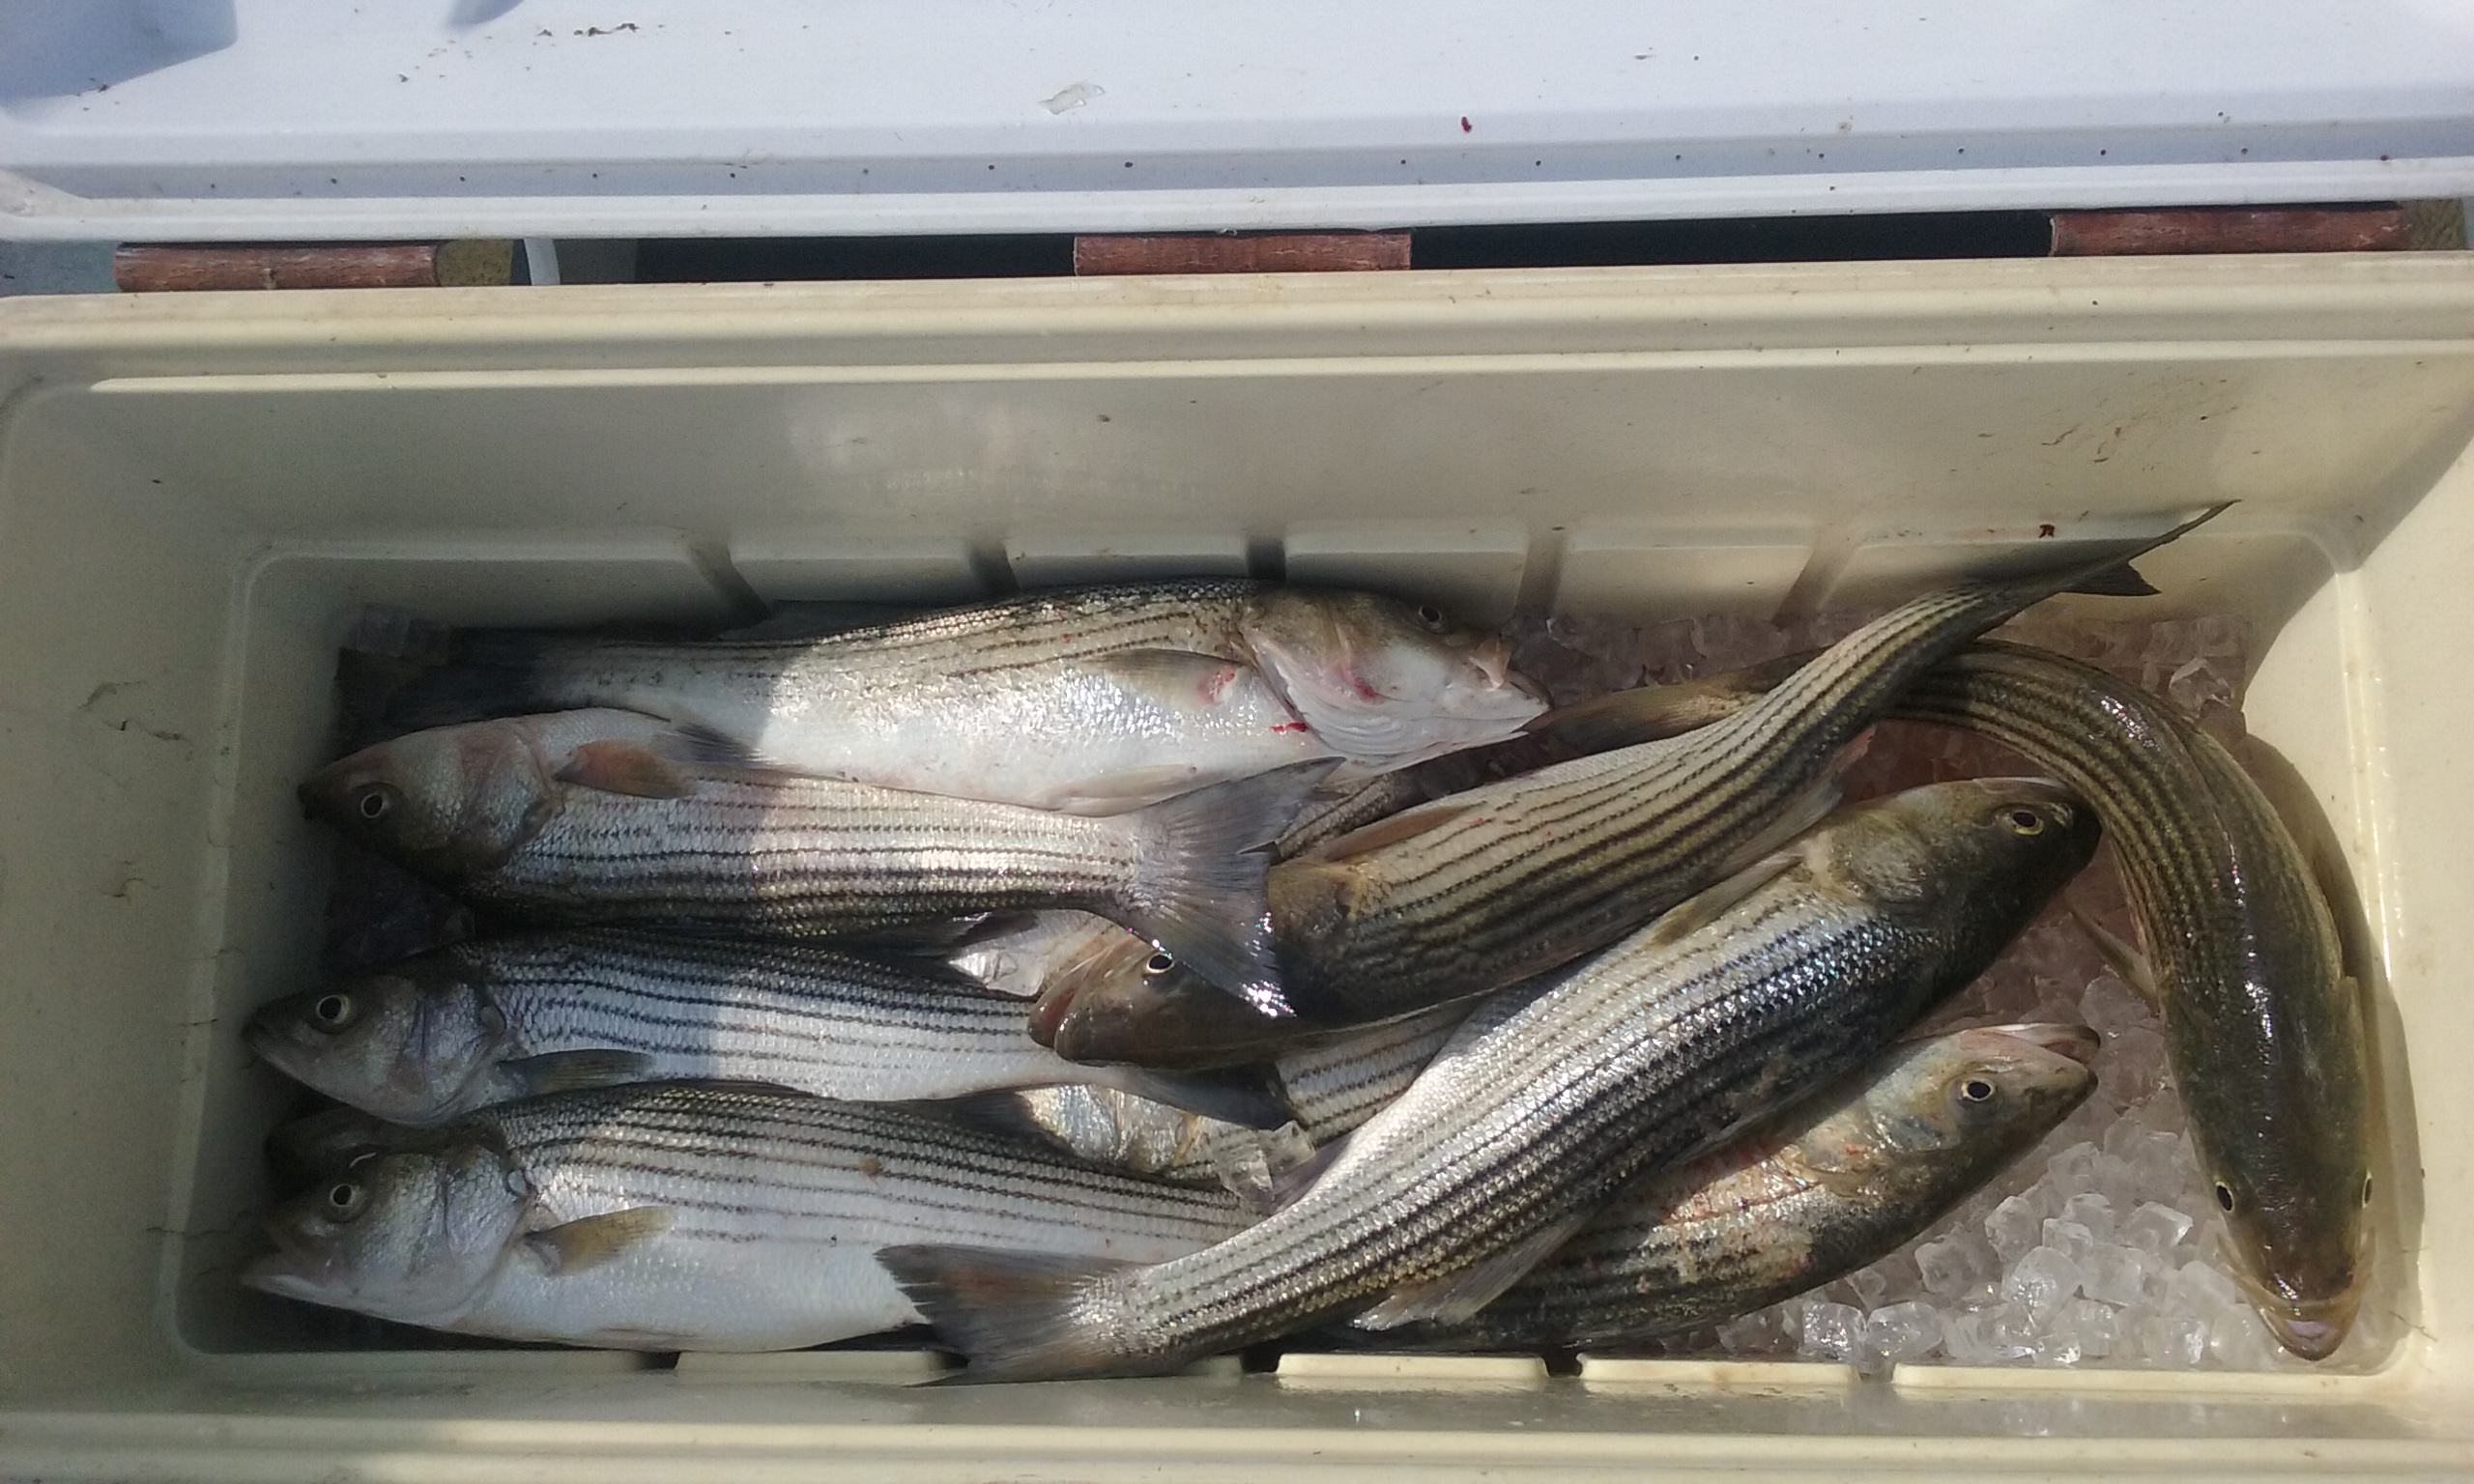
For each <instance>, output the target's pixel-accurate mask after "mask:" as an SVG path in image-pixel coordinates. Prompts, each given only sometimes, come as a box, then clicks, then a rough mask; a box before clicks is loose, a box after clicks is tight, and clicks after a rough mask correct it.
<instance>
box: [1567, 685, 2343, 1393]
mask: <svg viewBox="0 0 2474 1484" xmlns="http://www.w3.org/2000/svg"><path fill="white" fill-rule="evenodd" d="M1753 683H1757V681H1756V682H1753ZM1742 689H1743V688H1739V689H1738V690H1736V691H1732V692H1730V693H1729V694H1735V695H1740V694H1741V692H1742ZM1660 709H1662V707H1661V703H1660V701H1659V699H1658V698H1657V697H1655V696H1654V695H1647V694H1642V695H1635V694H1634V693H1631V692H1619V693H1617V694H1615V695H1613V696H1609V697H1605V698H1602V699H1600V700H1598V701H1597V702H1593V703H1590V704H1589V705H1588V706H1587V707H1585V708H1574V710H1573V711H1572V712H1571V713H1568V714H1565V715H1563V716H1561V717H1560V718H1559V719H1556V721H1555V725H1557V726H1558V727H1559V728H1564V729H1568V731H1570V732H1571V733H1572V735H1571V736H1569V737H1568V740H1570V741H1573V742H1574V743H1575V745H1590V744H1605V743H1611V742H1616V741H1620V740H1621V738H1622V736H1623V735H1624V732H1625V728H1626V726H1627V725H1628V718H1629V716H1630V715H1631V714H1632V713H1633V712H1635V711H1641V712H1656V711H1659V710H1660ZM1891 714H1892V715H1893V716H1896V717H1899V718H1901V719H1904V720H1910V721H1924V722H1935V723H1940V724H1942V725H1946V726H1955V727H1964V728H1970V729H1971V730H1974V731H1978V732H1981V733H1983V734H1984V735H1986V736H1989V737H1991V738H1993V739H1994V740H1996V741H1998V742H2000V743H2002V744H2004V745H2006V746H2008V747H2010V748H2012V749H2013V750H2015V751H2017V752H2019V753H2021V754H2022V755H2024V756H2027V757H2028V760H2029V761H2031V762H2033V763H2034V764H2035V765H2036V766H2038V767H2040V768H2044V769H2046V770H2048V771H2050V772H2052V773H2053V774H2055V775H2056V776H2057V777H2059V778H2061V779H2062V780H2064V781H2065V782H2067V783H2069V784H2070V785H2072V786H2073V787H2075V788H2077V789H2079V790H2080V791H2081V792H2082V793H2084V794H2085V795H2086V798H2087V799H2088V801H2089V802H2090V804H2091V805H2092V806H2093V807H2094V808H2095V810H2096V812H2097V814H2098V816H2099V817H2100V818H2101V819H2102V820H2103V823H2104V827H2105V830H2106V832H2107V835H2108V837H2109V838H2110V839H2111V840H2112V841H2113V843H2114V853H2115V855H2116V856H2118V857H2119V859H2120V861H2121V864H2122V874H2123V877H2124V880H2125V883H2126V885H2127V886H2128V888H2129V894H2130V898H2131V905H2132V910H2133V914H2134V916H2135V918H2136V919H2137V921H2138V923H2139V928H2140V937H2141V939H2142V940H2143V942H2144V943H2145V945H2146V953H2145V954H2144V955H2142V954H2139V953H2137V952H2135V951H2132V950H2130V949H2129V948H2128V947H2127V945H2120V944H2111V943H2109V944H2108V945H2107V947H2108V949H2109V952H2110V955H2111V956H2112V957H2113V958H2114V960H2115V962H2116V965H2117V966H2118V967H2119V968H2120V970H2121V971H2122V974H2123V977H2124V978H2125V979H2126V980H2127V981H2129V982H2131V983H2134V984H2137V985H2141V987H2142V989H2143V992H2144V993H2145V994H2146V995H2147V997H2148V999H2149V1000H2150V1001H2151V1002H2152V1003H2153V1004H2154V1005H2155V1006H2156V1009H2157V1013H2158V1015H2159V1016H2160V1017H2161V1018H2162V1019H2163V1021H2164V1022H2165V1032H2166V1044H2167V1051H2168V1057H2169V1060H2170V1062H2171V1064H2172V1069H2173V1079H2174V1083H2175V1085H2176V1086H2177V1087H2179V1088H2180V1089H2181V1090H2182V1096H2183V1099H2184V1106H2185V1107H2186V1109H2187V1110H2188V1113H2189V1117H2190V1122H2191V1137H2192V1142H2193V1144H2194V1145H2195V1146H2196V1147H2197V1149H2198V1152H2199V1156H2200V1162H2201V1166H2202V1167H2203V1168H2204V1169H2205V1170H2206V1172H2207V1175H2208V1184H2209V1187H2210V1191H2211V1194H2212V1195H2213V1197H2214V1199H2215V1201H2216V1203H2217V1206H2218V1209H2219V1211H2220V1212H2221V1213H2223V1214H2224V1216H2225V1219H2226V1226H2227V1231H2228V1235H2229V1241H2228V1242H2227V1244H2226V1250H2227V1255H2228V1257H2229V1260H2230V1262H2231V1265H2232V1268H2233V1275H2234V1278H2235V1281H2236V1283H2237V1285H2238V1286H2239V1287H2240V1288H2241V1289H2242V1290H2243V1292H2244V1294H2245V1296H2246V1297H2247V1298H2248V1299H2250V1301H2251V1303H2252V1305H2253V1306H2254V1307H2255V1308H2256V1309H2257V1310H2258V1313H2259V1316H2260V1318H2261V1320H2262V1321H2264V1322H2265V1323H2266V1325H2267V1327H2268V1328H2269V1330H2270V1332H2272V1333H2273V1334H2275V1335H2276V1337H2277V1340H2278V1342H2279V1343H2280V1344H2282V1345H2283V1346H2285V1348H2286V1349H2287V1350H2289V1351H2291V1352H2293V1353H2294V1354H2295V1355H2297V1356H2302V1357H2303V1358H2305V1359H2310V1360H2317V1359H2324V1358H2325V1357H2326V1356H2329V1355H2331V1354H2333V1353H2334V1352H2335V1350H2336V1349H2337V1347H2338V1346H2339V1345H2341V1344H2343V1343H2344V1341H2345V1334H2346V1333H2347V1332H2348V1330H2349V1328H2350V1327H2351V1325H2352V1321H2353V1317H2354V1315H2355V1313H2356V1311H2357V1310H2358V1309H2359V1308H2360V1306H2361V1302H2362V1288H2363V1282H2364V1277H2365V1274H2364V1270H2363V1269H2364V1264H2365V1258H2364V1255H2363V1254H2364V1246H2365V1242H2366V1241H2367V1240H2368V1220H2369V1217H2368V1212H2369V1209H2370V1207H2371V1205H2372V1197H2373V1188H2374V1184H2375V1182H2374V1180H2373V1163H2374V1162H2375V1154H2376V1151H2375V1148H2374V1142H2373V1127H2374V1124H2373V1110H2372V1104H2371V1051H2370V1042H2369V1036H2368V1033H2367V1032H2366V1030H2365V1028H2364V1024H2363V1011H2362V996H2361V991H2360V987H2359V985H2357V984H2356V983H2355V981H2354V980H2353V978H2352V977H2351V976H2350V975H2348V974H2347V973H2346V972H2345V962H2344V950H2343V942H2342V939H2341V938H2340V937H2339V935H2338V931H2337V925H2336V918H2335V915H2334V913H2333V912H2332V911H2331V910H2330V908H2329V905H2328V902H2327V899H2326V897H2325V896H2324V895H2323V894H2322V893H2321V892H2320V891H2319V889H2318V886H2317V884H2316V880H2315V879H2314V877H2313V876H2312V873H2311V867H2310V863H2309V862H2308V860H2307V859H2306V858H2305V857H2304V855H2303V853H2302V850H2301V847H2300V846H2299V845H2298V844H2296V843H2295V842H2294V839H2293V837H2292V835H2291V833H2290V832H2289V831H2287V828H2286V826H2285V823H2284V821H2283V820H2282V819H2280V818H2279V817H2278V815H2277V813H2276V809H2275V806H2273V805H2272V804H2270V803H2269V802H2268V799H2267V796H2266V795H2265V794H2264V793H2262V792H2261V791H2260V789H2259V786H2258V784H2257V783H2255V782H2254V781H2253V780H2252V778H2251V776H2250V775H2249V774H2248V773H2247V772H2245V771H2244V770H2243V768H2242V765H2241V763H2240V762H2238V761H2237V760H2236V759H2235V758H2234V757H2233V756H2232V755H2231V754H2229V753H2228V752H2227V751H2226V750H2225V747H2224V746H2223V744H2221V743H2219V742H2218V741H2217V740H2216V739H2215V738H2213V737H2211V736H2209V735H2208V734H2207V732H2206V731H2205V730H2203V729H2201V728H2200V727H2199V726H2198V725H2196V724H2195V723H2193V722H2192V721H2191V720H2189V719H2188V718H2187V717H2185V716H2183V715H2182V714H2181V713H2180V712H2178V711H2176V710H2174V709H2173V708H2172V706H2170V705H2168V704H2166V703H2165V702H2164V701H2162V700H2160V699H2157V698H2155V697H2153V696H2151V695H2149V694H2148V693H2147V692H2145V691H2143V690H2141V689H2139V688H2138V687H2136V686H2133V685H2130V684H2128V683H2126V682H2124V681H2121V680H2117V679H2115V678H2114V676H2112V675H2110V674H2107V673H2106V672H2105V671H2101V670H2098V669H2096V668H2095V667H2093V666H2090V665H2086V664H2083V663H2081V662H2079V661H2076V660H2072V659H2068V658H2065V657H2063V656H2061V655H2057V654H2053V653H2049V652H2047V651H2045V650H2041V649H2037V648H2033V647H2031V646H2028V645H2024V644H2014V643H2007V642H1999V641H1990V640H1988V641H1983V642H1978V643H1976V644H1974V645H1972V646H1971V647H1970V648H1969V649H1967V650H1964V651H1962V652H1961V653H1959V654H1958V655H1956V656H1954V657H1952V658H1950V659H1948V660H1945V661H1943V662H1942V663H1941V664H1940V665H1938V666H1936V667H1935V668H1934V669H1932V670H1930V671H1926V672H1925V674H1924V675H1923V676H1921V677H1920V678H1919V679H1918V680H1917V681H1916V682H1915V684H1914V686H1913V689H1912V690H1910V692H1909V693H1908V694H1907V695H1906V696H1904V697H1902V698H1901V699H1899V700H1898V701H1896V702H1895V703H1893V705H1892V707H1891ZM2088 926H2089V930H2090V931H2097V932H2100V936H2101V931H2100V929H2097V928H2094V926H2093V925H2092V924H2090V925H2088Z"/></svg>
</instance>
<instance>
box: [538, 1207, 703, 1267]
mask: <svg viewBox="0 0 2474 1484" xmlns="http://www.w3.org/2000/svg"><path fill="white" fill-rule="evenodd" d="M674 1217H675V1213H673V1212H672V1210H671V1209H670V1208H669V1207H667V1206H638V1207H635V1208H634V1209H632V1210H629V1211H614V1212H611V1213H607V1214H605V1215H598V1216H586V1217H583V1218H582V1219H580V1220H575V1221H569V1222H567V1223H565V1224H564V1225H561V1226H553V1227H550V1228H548V1229H546V1230H544V1231H538V1232H534V1233H532V1235H530V1236H528V1237H526V1238H525V1239H524V1241H525V1243H526V1244H527V1245H528V1246H530V1247H532V1250H533V1251H534V1252H536V1253H538V1254H539V1255H540V1257H541V1260H542V1262H543V1263H544V1264H545V1265H546V1266H547V1267H548V1268H549V1270H550V1271H551V1272H553V1273H556V1274H558V1275H560V1276H561V1277H563V1276H566V1275H568V1274H570V1273H578V1272H587V1271H590V1270H592V1269H595V1268H598V1267H600V1266H601V1265H602V1264H604V1263H607V1262H612V1261H615V1260H616V1259H618V1258H621V1257H624V1256H626V1255H627V1253H628V1252H630V1251H631V1250H633V1249H634V1248H636V1247H639V1246H642V1245H643V1244H644V1243H646V1242H647V1241H652V1240H653V1239H654V1238H656V1237H659V1236H660V1235H661V1234H662V1233H664V1232H666V1231H669V1230H670V1225H671V1222H672V1220H673V1219H674Z"/></svg>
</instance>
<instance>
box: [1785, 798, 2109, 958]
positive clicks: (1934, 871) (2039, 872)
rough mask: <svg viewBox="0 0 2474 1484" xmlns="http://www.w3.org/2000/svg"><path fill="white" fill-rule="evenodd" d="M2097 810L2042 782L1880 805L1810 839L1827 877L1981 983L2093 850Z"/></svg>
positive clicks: (1860, 808)
mask: <svg viewBox="0 0 2474 1484" xmlns="http://www.w3.org/2000/svg"><path fill="white" fill-rule="evenodd" d="M2098 835H2099V830H2098V826H2097V823H2096V812H2095V811H2094V810H2093V809H2091V808H2089V807H2088V805H2087V802H2086V800H2085V799H2082V798H2080V797H2079V796H2078V795H2077V794H2075V793H2073V792H2071V791H2070V790H2069V789H2068V788H2065V787H2063V786H2062V785H2059V784H2057V783H2055V782H2053V781H2052V780H2050V779H2042V778H1971V779H1961V780H1958V781H1956V782H1953V783H1945V784H1928V785H1924V786H1923V787H1920V788H1910V789H1907V790H1905V791H1904V792H1900V793H1894V794H1891V795H1889V796H1887V797H1885V798H1880V799H1874V800H1870V801H1868V802H1866V803H1864V804H1861V805H1858V806H1856V808H1855V809H1853V810H1850V811H1848V812H1847V813H1844V814H1842V815H1840V817H1839V819H1838V820H1837V821H1835V822H1833V823H1832V825H1831V826H1830V827H1829V828H1828V829H1827V830H1825V831H1822V832H1820V833H1819V834H1817V835H1816V836H1813V837H1811V839H1812V840H1814V841H1815V842H1817V843H1816V845H1815V847H1814V848H1816V849H1817V850H1819V851H1821V852H1823V855H1822V857H1821V859H1820V862H1819V864H1820V866H1821V870H1822V873H1823V874H1824V875H1826V876H1827V877H1831V878H1834V879H1835V880H1837V881H1838V882H1839V883H1840V884H1841V885H1842V886H1843V887H1844V888H1845V889H1847V890H1849V891H1851V892H1855V893H1857V894H1860V895H1861V897H1862V898H1863V899H1865V900H1867V901H1869V902H1870V903H1872V904H1873V905H1874V906H1875V907H1877V908H1878V909H1880V910H1881V911H1883V912H1884V913H1885V914H1888V915H1889V916H1891V917H1893V918H1903V919H1907V920H1909V921H1910V925H1911V926H1912V927H1913V928H1916V929H1917V930H1919V931H1922V932H1926V933H1929V934H1930V935H1931V936H1932V938H1933V939H1934V940H1935V941H1937V942H1939V943H1940V944H1941V945H1942V951H1943V953H1944V955H1945V956H1946V958H1947V960H1948V961H1949V962H1950V963H1953V964H1969V965H1973V967H1970V968H1969V969H1968V971H1967V972H1968V977H1970V978H1972V977H1973V976H1974V974H1975V972H1976V971H1977V969H1979V968H1980V967H1981V966H1982V965H1983V964H1984V963H1988V962H1990V961H1991V960H1992V959H1993V957H1994V956H1996V955H1998V954H1999V952H2000V951H2001V949H2002V948H2004V947H2006V946H2007V945H2008V944H2009V942H2010V940H2011V939H2012V938H2015V937H2017V936H2018V935H2019V932H2020V931H2021V929H2023V928H2026V927H2027V925H2028V922H2029V921H2031V920H2032V919H2033V918H2034V917H2035V915H2036V913H2037V912H2039V911H2041V910H2042V909H2043V907H2044V904H2045V903H2046V902H2047V901H2048V900H2050V899H2052V897H2053V895H2054V894H2055V893H2056V892H2057V891H2059V890H2060V889H2061V888H2062V886H2063V885H2065V884H2066V883H2067V882H2068V881H2069V880H2070V878H2071V877H2073V876H2075V875H2077V874H2078V873H2079V871H2080V870H2081V869H2082V868H2084V867H2085V866H2086V864H2087V862H2088V859H2089V858H2090V857H2091V856H2093V855H2094V854H2095V850H2096V842H2097V839H2098Z"/></svg>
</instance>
